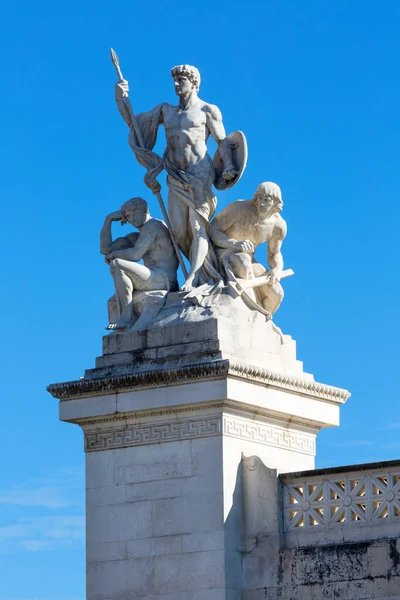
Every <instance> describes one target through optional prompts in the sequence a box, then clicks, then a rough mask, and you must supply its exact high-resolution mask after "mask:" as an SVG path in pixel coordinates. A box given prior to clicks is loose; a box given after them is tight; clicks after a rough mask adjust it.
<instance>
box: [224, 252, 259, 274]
mask: <svg viewBox="0 0 400 600" xmlns="http://www.w3.org/2000/svg"><path fill="white" fill-rule="evenodd" d="M229 262H230V265H231V267H232V271H233V274H234V275H235V276H236V277H239V278H240V279H253V278H254V271H253V265H252V259H251V256H250V254H247V253H246V252H237V253H235V254H231V255H230V256H229Z"/></svg>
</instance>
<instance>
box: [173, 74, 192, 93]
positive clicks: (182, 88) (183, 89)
mask: <svg viewBox="0 0 400 600" xmlns="http://www.w3.org/2000/svg"><path fill="white" fill-rule="evenodd" d="M174 86H175V94H176V95H177V96H186V95H188V94H190V93H191V92H192V90H193V83H192V82H191V81H190V79H188V78H187V77H185V75H177V76H176V77H175V79H174Z"/></svg>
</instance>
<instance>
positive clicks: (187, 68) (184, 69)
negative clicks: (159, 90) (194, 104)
mask: <svg viewBox="0 0 400 600" xmlns="http://www.w3.org/2000/svg"><path fill="white" fill-rule="evenodd" d="M178 75H183V76H184V77H187V78H188V79H189V81H191V82H192V83H193V85H194V86H196V89H199V87H200V72H199V70H198V69H196V67H192V65H177V66H176V67H172V69H171V77H173V78H174V79H176V77H177V76H178Z"/></svg>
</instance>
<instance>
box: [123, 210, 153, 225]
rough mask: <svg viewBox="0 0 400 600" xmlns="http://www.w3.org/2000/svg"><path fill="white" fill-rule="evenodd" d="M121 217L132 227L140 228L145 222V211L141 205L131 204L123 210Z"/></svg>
mask: <svg viewBox="0 0 400 600" xmlns="http://www.w3.org/2000/svg"><path fill="white" fill-rule="evenodd" d="M123 216H124V217H125V219H126V220H127V221H128V223H130V224H131V225H133V226H134V227H140V226H141V225H143V223H144V222H145V221H146V216H147V210H146V207H145V206H142V205H141V204H133V205H131V206H129V207H126V208H125V209H124V210H123Z"/></svg>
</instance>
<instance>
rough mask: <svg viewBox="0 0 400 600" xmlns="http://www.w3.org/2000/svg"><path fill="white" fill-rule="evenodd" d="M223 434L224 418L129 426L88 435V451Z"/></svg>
mask: <svg viewBox="0 0 400 600" xmlns="http://www.w3.org/2000/svg"><path fill="white" fill-rule="evenodd" d="M220 433H221V417H209V418H202V419H192V420H190V421H189V420H188V421H182V422H180V423H177V422H176V421H171V422H169V423H154V424H149V425H128V426H127V427H123V428H122V427H119V428H116V429H112V430H107V431H105V430H100V431H96V432H93V433H87V434H86V435H85V450H86V452H92V451H94V450H110V449H112V448H124V447H127V446H143V445H144V444H156V443H158V442H173V441H178V440H185V439H192V438H198V437H208V436H212V435H218V434H220Z"/></svg>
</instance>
